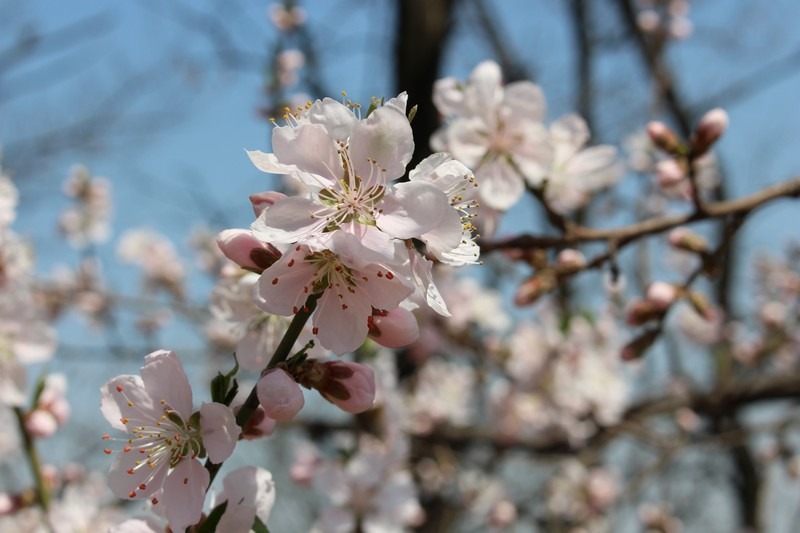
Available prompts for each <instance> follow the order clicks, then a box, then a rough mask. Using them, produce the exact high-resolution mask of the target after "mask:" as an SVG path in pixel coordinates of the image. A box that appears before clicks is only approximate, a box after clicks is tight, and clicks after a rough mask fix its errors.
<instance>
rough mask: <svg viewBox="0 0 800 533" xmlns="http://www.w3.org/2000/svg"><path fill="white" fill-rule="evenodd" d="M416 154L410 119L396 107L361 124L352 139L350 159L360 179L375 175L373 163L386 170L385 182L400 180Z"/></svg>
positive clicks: (370, 117)
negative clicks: (371, 162)
mask: <svg viewBox="0 0 800 533" xmlns="http://www.w3.org/2000/svg"><path fill="white" fill-rule="evenodd" d="M413 153H414V137H413V135H412V133H411V125H410V124H409V123H408V118H407V117H406V116H405V114H404V113H403V112H402V111H400V109H399V108H398V107H396V106H383V107H379V108H378V109H376V110H375V111H373V112H372V114H371V115H370V116H369V118H367V119H366V120H362V121H360V122H359V123H358V124H357V125H356V127H355V128H354V129H353V133H352V135H351V137H350V157H351V160H352V162H353V166H354V167H355V171H356V174H357V175H360V176H362V177H363V178H365V179H366V177H367V176H369V175H370V173H371V172H373V169H372V168H371V165H370V163H369V160H370V159H372V160H375V161H377V163H378V165H379V166H380V167H381V168H383V169H385V170H386V173H385V176H384V177H383V179H385V180H393V179H395V178H399V177H400V176H402V175H403V174H404V173H405V171H406V165H407V164H408V162H409V161H411V156H412V155H413Z"/></svg>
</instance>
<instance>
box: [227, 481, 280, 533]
mask: <svg viewBox="0 0 800 533" xmlns="http://www.w3.org/2000/svg"><path fill="white" fill-rule="evenodd" d="M222 483H223V489H222V492H221V493H220V495H219V498H218V501H219V502H220V503H222V502H224V501H227V502H228V507H227V508H226V509H225V513H224V514H223V515H222V518H221V519H220V521H219V524H217V530H218V531H232V532H236V531H250V528H251V527H252V525H253V520H254V519H255V517H256V516H258V517H259V518H260V519H261V521H262V522H264V523H266V522H267V520H268V519H269V515H270V513H271V512H272V507H273V506H274V505H275V482H274V481H273V480H272V474H271V473H270V472H269V471H268V470H265V469H263V468H258V467H255V466H247V467H244V468H239V469H238V470H234V471H233V472H231V473H230V474H228V475H227V476H225V480H224V481H223V482H222Z"/></svg>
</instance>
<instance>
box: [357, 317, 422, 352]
mask: <svg viewBox="0 0 800 533" xmlns="http://www.w3.org/2000/svg"><path fill="white" fill-rule="evenodd" d="M367 324H368V325H369V338H370V339H372V340H374V341H375V342H377V343H378V344H380V345H381V346H385V347H386V348H400V347H401V346H407V345H409V344H411V343H412V342H414V341H416V340H417V339H418V338H419V324H417V317H415V316H414V313H412V312H411V311H409V310H408V309H405V308H404V307H397V308H395V309H392V310H391V311H381V312H375V311H373V313H372V316H370V317H369V318H368V319H367Z"/></svg>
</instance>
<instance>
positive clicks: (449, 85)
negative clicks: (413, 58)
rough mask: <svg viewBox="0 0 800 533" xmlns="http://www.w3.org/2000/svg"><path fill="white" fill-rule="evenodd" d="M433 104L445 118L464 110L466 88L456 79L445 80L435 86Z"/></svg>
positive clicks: (438, 81)
mask: <svg viewBox="0 0 800 533" xmlns="http://www.w3.org/2000/svg"><path fill="white" fill-rule="evenodd" d="M433 103H434V105H435V106H436V109H437V110H438V111H439V113H440V114H441V115H444V116H445V117H448V116H451V115H456V114H461V113H462V112H463V110H464V87H463V86H462V84H461V81H459V80H458V79H456V78H452V77H451V78H443V79H441V80H436V82H435V83H434V84H433Z"/></svg>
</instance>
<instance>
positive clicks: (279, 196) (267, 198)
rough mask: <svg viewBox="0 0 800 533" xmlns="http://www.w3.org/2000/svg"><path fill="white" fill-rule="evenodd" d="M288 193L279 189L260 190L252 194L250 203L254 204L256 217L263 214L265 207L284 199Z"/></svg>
mask: <svg viewBox="0 0 800 533" xmlns="http://www.w3.org/2000/svg"><path fill="white" fill-rule="evenodd" d="M284 198H286V195H285V194H283V193H282V192H277V191H266V192H259V193H256V194H251V195H250V203H251V204H253V213H255V215H256V218H258V217H260V216H261V213H263V212H264V210H265V209H267V208H269V207H272V206H273V205H275V202H277V201H278V200H283V199H284Z"/></svg>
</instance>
